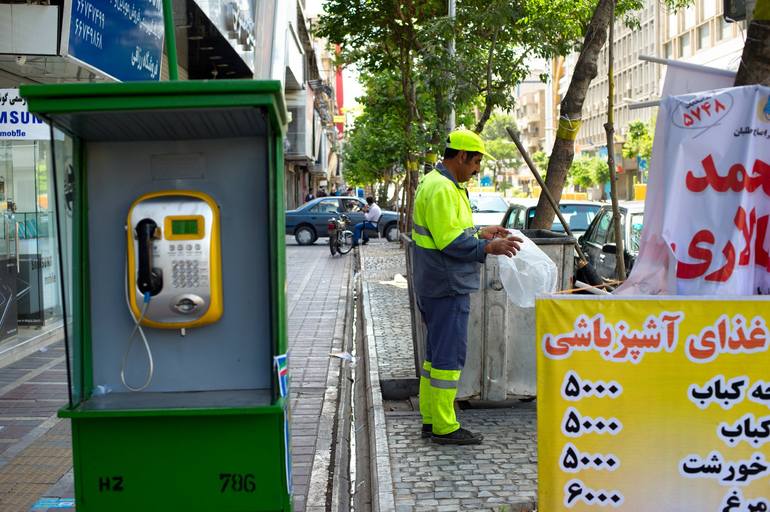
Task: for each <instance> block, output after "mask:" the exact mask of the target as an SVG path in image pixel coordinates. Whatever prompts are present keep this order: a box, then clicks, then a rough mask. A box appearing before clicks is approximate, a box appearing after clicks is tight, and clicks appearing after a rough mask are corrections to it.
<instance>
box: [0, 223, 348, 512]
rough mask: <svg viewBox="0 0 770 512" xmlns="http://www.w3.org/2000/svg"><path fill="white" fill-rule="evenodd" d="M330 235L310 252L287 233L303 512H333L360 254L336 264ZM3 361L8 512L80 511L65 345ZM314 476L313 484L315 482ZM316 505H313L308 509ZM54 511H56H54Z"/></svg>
mask: <svg viewBox="0 0 770 512" xmlns="http://www.w3.org/2000/svg"><path fill="white" fill-rule="evenodd" d="M324 242H325V240H324V239H321V240H319V241H318V242H317V243H316V244H314V245H312V246H308V247H300V246H297V245H296V243H295V242H294V239H293V237H292V238H290V237H287V239H286V243H287V247H286V260H287V304H288V306H287V309H288V329H289V333H288V335H289V349H290V357H289V367H290V374H291V395H290V399H291V407H292V417H291V427H292V470H293V482H294V510H295V511H297V512H301V511H304V510H306V509H307V510H309V511H310V510H313V511H315V510H318V509H319V508H320V509H321V510H323V509H324V508H325V506H326V505H325V504H326V500H327V496H328V495H329V493H328V491H329V490H330V489H331V483H330V481H329V475H330V471H329V464H330V458H331V457H330V454H331V450H332V448H333V446H332V435H331V432H332V428H333V422H334V419H335V418H334V415H335V412H336V407H337V403H336V399H337V395H336V391H337V389H336V388H337V385H338V379H339V368H340V366H341V360H340V359H336V358H330V357H329V353H330V352H335V351H339V350H340V349H341V347H342V338H343V325H344V320H345V304H346V301H347V300H348V282H349V281H348V280H349V278H350V275H351V265H352V258H351V257H350V255H348V256H345V257H336V258H332V257H331V255H330V254H329V249H328V246H327V245H326V244H325V243H324ZM7 362H8V361H5V362H3V361H0V512H27V511H29V510H30V507H32V506H33V504H37V506H36V507H35V508H34V510H35V511H36V512H37V511H40V512H44V511H46V510H50V512H54V511H58V510H69V511H73V510H74V508H72V507H71V506H70V507H68V508H54V505H59V507H62V506H64V505H67V504H68V503H69V504H71V503H72V501H74V500H73V498H74V487H73V473H72V450H71V437H70V424H69V420H62V419H59V418H57V417H56V411H57V410H58V409H59V408H60V407H61V406H63V405H64V404H65V403H66V401H67V395H66V389H67V376H66V366H65V362H64V344H63V341H61V340H59V341H57V342H56V343H53V344H52V345H50V346H48V347H47V348H44V350H43V351H36V352H34V353H32V354H31V355H27V356H26V357H24V358H22V359H20V360H18V361H16V362H13V363H11V364H7V365H6V366H2V365H3V364H5V363H7ZM311 477H312V478H311ZM309 503H310V504H313V505H314V506H306V504H309ZM47 504H48V505H49V506H50V507H51V508H48V506H46V505H47Z"/></svg>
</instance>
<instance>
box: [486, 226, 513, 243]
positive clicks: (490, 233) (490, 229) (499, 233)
mask: <svg viewBox="0 0 770 512" xmlns="http://www.w3.org/2000/svg"><path fill="white" fill-rule="evenodd" d="M508 235H510V233H509V232H508V230H507V229H505V228H504V227H502V226H486V227H483V228H481V229H480V230H479V238H483V239H484V240H492V239H493V238H497V237H502V238H505V237H507V236H508Z"/></svg>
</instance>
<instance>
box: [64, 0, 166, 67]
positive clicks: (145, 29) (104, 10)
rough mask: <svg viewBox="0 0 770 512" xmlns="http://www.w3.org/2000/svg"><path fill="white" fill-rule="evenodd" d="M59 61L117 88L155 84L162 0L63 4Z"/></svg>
mask: <svg viewBox="0 0 770 512" xmlns="http://www.w3.org/2000/svg"><path fill="white" fill-rule="evenodd" d="M62 55H65V56H67V57H70V58H72V59H74V60H75V61H77V62H79V63H81V64H83V65H85V66H87V67H89V68H91V69H93V70H94V71H95V72H97V73H99V74H102V75H105V76H107V77H110V78H113V79H115V80H119V81H122V82H128V81H137V80H159V79H160V65H161V59H162V56H163V6H162V0H65V5H64V19H63V24H62Z"/></svg>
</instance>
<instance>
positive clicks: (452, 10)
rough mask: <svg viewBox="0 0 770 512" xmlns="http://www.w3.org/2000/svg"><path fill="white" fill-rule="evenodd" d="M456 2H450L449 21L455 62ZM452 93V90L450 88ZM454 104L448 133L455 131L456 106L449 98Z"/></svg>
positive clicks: (451, 50)
mask: <svg viewBox="0 0 770 512" xmlns="http://www.w3.org/2000/svg"><path fill="white" fill-rule="evenodd" d="M455 2H456V0H449V19H450V20H451V21H452V37H451V38H450V39H449V58H450V59H451V60H454V58H455V35H454V24H455V17H456V16H457V14H456V3H455ZM450 91H451V88H450ZM449 100H450V101H451V104H452V109H451V110H450V111H449V116H447V121H446V127H447V131H450V132H451V131H452V130H454V129H455V104H454V101H453V98H449Z"/></svg>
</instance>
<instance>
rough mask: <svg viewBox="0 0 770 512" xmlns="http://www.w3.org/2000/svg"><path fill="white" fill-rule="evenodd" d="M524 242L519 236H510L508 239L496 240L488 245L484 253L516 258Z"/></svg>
mask: <svg viewBox="0 0 770 512" xmlns="http://www.w3.org/2000/svg"><path fill="white" fill-rule="evenodd" d="M507 234H508V233H506V235H507ZM523 242H524V240H522V239H521V238H519V237H517V236H512V235H511V236H508V237H506V238H495V239H494V240H492V241H491V242H489V243H488V244H487V246H486V247H485V248H484V252H486V253H487V254H497V255H500V256H508V257H509V258H510V257H512V256H515V255H516V253H517V252H519V249H521V244H522V243H523Z"/></svg>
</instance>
